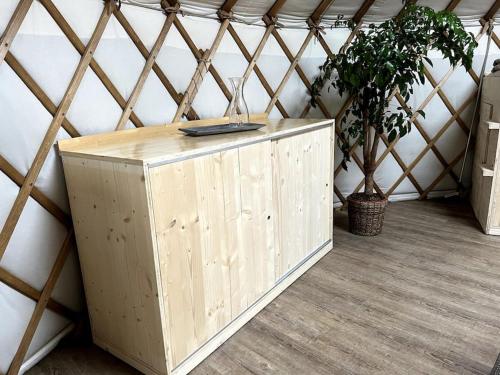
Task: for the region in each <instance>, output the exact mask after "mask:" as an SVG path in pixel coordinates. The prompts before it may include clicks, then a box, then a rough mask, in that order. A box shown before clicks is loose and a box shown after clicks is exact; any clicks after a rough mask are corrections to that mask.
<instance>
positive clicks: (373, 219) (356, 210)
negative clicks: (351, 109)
mask: <svg viewBox="0 0 500 375" xmlns="http://www.w3.org/2000/svg"><path fill="white" fill-rule="evenodd" d="M347 202H348V212H349V231H350V232H351V233H353V234H357V235H359V236H376V235H377V234H380V233H381V232H382V225H383V223H384V212H385V207H386V206H387V198H380V196H378V195H376V194H374V195H366V194H363V193H356V194H351V195H350V196H349V197H347Z"/></svg>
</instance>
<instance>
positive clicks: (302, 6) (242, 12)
mask: <svg viewBox="0 0 500 375" xmlns="http://www.w3.org/2000/svg"><path fill="white" fill-rule="evenodd" d="M123 1H124V2H127V1H129V2H134V3H138V4H146V5H151V6H157V7H159V4H160V0H123ZM274 2H275V0H239V1H238V2H237V3H236V5H235V6H234V8H233V13H234V14H235V15H237V16H238V17H243V18H245V19H255V20H256V21H257V20H260V18H261V17H262V15H263V14H265V13H266V12H267V11H268V10H269V9H270V8H271V6H272V5H273V3H274ZM494 2H495V0H474V1H470V0H463V1H461V2H460V3H459V5H458V6H457V8H456V9H455V11H454V12H455V14H457V15H458V16H459V17H460V18H461V19H462V20H463V21H464V22H466V23H469V24H471V23H474V22H476V23H477V21H478V20H479V19H480V18H481V17H482V16H484V14H485V13H486V12H487V11H488V9H489V8H490V7H491V6H492V5H493V3H494ZM180 3H181V9H183V10H186V11H189V12H194V13H199V14H212V13H215V12H216V11H217V9H219V8H220V7H221V6H222V4H223V3H224V1H222V0H183V1H181V2H180ZM319 3H320V0H312V1H311V0H309V1H304V0H288V1H286V2H285V4H284V5H283V7H282V8H281V9H280V11H279V13H278V16H279V18H280V22H282V23H283V24H285V25H286V26H291V25H293V24H297V23H298V22H304V21H305V20H306V19H307V18H308V17H309V16H310V15H311V14H312V13H313V11H314V9H315V8H316V7H317V6H318V5H319ZM448 3H449V0H421V1H419V2H418V4H419V5H427V6H431V7H432V8H434V9H438V10H441V9H444V8H445V7H446V6H447V5H448ZM362 4H363V0H336V1H334V2H333V3H332V5H331V6H330V7H329V9H328V10H327V11H326V12H325V14H324V20H325V21H331V20H335V19H337V17H338V16H339V15H343V16H345V18H352V17H353V16H354V14H355V13H356V12H357V10H358V9H359V8H360V6H361V5H362ZM402 6H403V3H402V1H401V0H377V1H376V2H375V3H374V4H373V5H372V6H371V8H370V10H369V11H368V13H367V14H366V16H365V21H366V22H368V23H369V22H381V21H384V20H386V19H387V18H389V17H392V16H394V15H396V14H397V13H398V12H399V10H400V9H401V8H402ZM498 21H499V18H498V16H497V18H496V22H497V23H498Z"/></svg>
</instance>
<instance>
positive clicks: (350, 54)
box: [311, 4, 477, 199]
mask: <svg viewBox="0 0 500 375" xmlns="http://www.w3.org/2000/svg"><path fill="white" fill-rule="evenodd" d="M476 46H477V42H476V41H475V39H474V36H473V35H472V34H471V33H468V32H466V31H465V29H464V26H463V24H462V22H461V21H460V19H459V18H458V17H457V16H456V15H454V14H453V13H451V12H449V11H439V12H436V11H434V10H433V9H432V8H429V7H425V6H418V5H414V4H407V5H405V7H404V9H403V10H402V11H401V12H400V14H399V15H398V16H396V17H394V18H393V19H391V20H388V21H386V22H383V23H381V24H380V25H375V24H370V25H369V27H368V28H367V29H366V30H360V31H359V32H358V34H357V37H356V39H355V40H354V42H353V43H352V44H351V45H350V46H349V47H348V48H346V49H345V50H341V51H340V52H339V54H337V55H335V56H333V57H332V58H330V57H329V58H327V60H326V61H325V63H324V64H323V65H322V66H321V67H320V74H319V76H318V77H316V79H315V81H314V83H313V85H312V98H311V104H312V106H315V105H316V98H317V97H318V96H320V95H321V91H322V89H323V87H324V86H325V84H327V83H331V86H333V88H335V89H337V90H338V92H339V94H340V95H343V94H348V95H349V96H350V97H351V99H352V102H351V105H350V107H349V108H348V109H347V110H346V111H345V113H344V115H343V117H342V120H341V129H342V135H341V137H339V138H338V142H339V146H340V147H341V150H342V151H343V154H344V160H343V161H342V165H343V166H344V168H346V169H347V166H346V161H349V160H350V154H349V150H350V149H351V145H352V142H358V143H359V144H360V145H362V146H363V172H364V175H365V190H364V194H365V195H366V196H370V195H373V194H374V173H375V167H376V155H377V148H378V144H379V140H380V136H381V135H382V134H384V133H386V134H387V135H388V140H389V142H393V141H394V140H395V139H396V137H397V136H399V137H403V136H405V135H406V134H407V133H408V132H409V131H410V129H411V121H410V119H411V117H412V116H413V115H414V114H413V113H411V111H409V110H408V109H406V110H405V109H404V108H402V107H398V108H397V110H396V111H390V110H389V102H390V100H391V98H392V96H393V93H394V92H395V91H396V90H397V91H399V93H400V94H401V96H402V97H403V98H404V99H405V100H406V101H407V100H408V99H409V98H410V95H411V94H413V86H414V85H415V84H418V83H421V84H423V83H424V82H425V75H424V70H425V64H424V61H426V62H427V63H428V64H429V65H431V66H432V62H431V60H430V59H429V58H428V57H427V55H428V53H429V51H430V50H438V51H440V52H441V53H442V55H443V57H444V58H446V59H448V60H449V62H450V63H451V64H452V65H453V66H456V65H457V64H459V63H461V64H462V65H463V66H464V67H465V68H466V69H467V70H468V69H470V68H471V65H472V57H473V51H474V48H475V47H476ZM418 112H419V114H420V115H422V116H424V117H425V113H424V112H423V111H418ZM367 199H369V198H367Z"/></svg>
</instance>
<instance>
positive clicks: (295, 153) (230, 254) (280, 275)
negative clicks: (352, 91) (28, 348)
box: [59, 117, 334, 374]
mask: <svg viewBox="0 0 500 375" xmlns="http://www.w3.org/2000/svg"><path fill="white" fill-rule="evenodd" d="M222 121H224V120H223V119H218V120H210V123H216V122H222ZM254 121H259V122H262V123H264V124H265V125H266V126H265V127H263V128H261V129H259V130H257V131H250V132H242V133H233V134H227V135H215V136H207V137H202V138H201V137H200V138H193V137H187V136H184V135H182V134H181V132H180V131H179V130H178V128H179V127H181V126H188V125H189V126H196V125H197V124H198V125H203V124H205V123H206V122H207V121H197V122H196V121H194V122H189V123H177V124H172V125H169V126H160V127H150V128H140V129H132V130H125V131H119V132H115V133H109V134H101V135H93V136H86V137H81V138H76V139H71V140H63V141H60V142H59V150H60V153H61V155H62V159H63V164H64V172H65V176H66V183H67V187H68V193H69V199H70V204H71V212H72V216H73V221H74V226H75V232H76V238H77V244H78V252H79V257H80V263H81V268H82V273H83V280H84V286H85V294H86V299H87V304H88V310H89V315H90V320H91V326H92V334H93V339H94V342H95V343H96V344H97V345H99V346H101V347H102V348H104V349H106V350H108V351H110V352H111V353H113V354H115V355H116V356H117V357H119V358H121V359H123V360H124V361H126V362H128V363H129V364H131V365H132V366H134V367H136V368H137V369H139V370H140V371H142V372H144V373H148V374H185V373H187V372H189V371H190V370H191V369H193V368H194V367H195V366H196V365H197V364H198V363H200V362H201V361H202V360H203V359H204V358H206V357H207V356H208V355H209V354H210V353H211V352H213V351H214V350H215V349H216V348H217V347H218V346H219V345H221V344H222V343H223V342H224V341H225V340H227V339H228V338H229V337H230V336H231V335H232V334H234V333H235V332H236V331H237V330H238V329H239V328H241V327H242V326H243V325H244V324H245V323H246V322H247V321H248V320H250V319H251V318H252V317H253V316H254V315H255V314H257V313H258V312H259V311H260V310H261V309H262V308H264V307H265V306H266V305H267V304H268V303H269V302H271V301H272V299H274V298H275V297H276V296H278V295H279V293H281V292H282V291H283V290H284V289H285V288H286V287H288V286H289V285H290V284H291V283H292V282H293V281H295V280H296V279H297V278H298V277H299V276H300V275H301V274H303V273H304V272H305V271H306V270H307V269H308V268H310V267H311V266H312V265H313V264H314V263H315V262H316V261H318V260H319V259H320V258H321V257H322V256H323V255H325V254H326V253H327V252H328V251H330V250H331V248H332V240H333V146H334V142H333V139H334V127H333V120H322V121H321V120H310V119H303V120H298V119H297V120H292V119H287V120H268V119H266V118H264V117H262V118H258V119H257V120H255V119H254Z"/></svg>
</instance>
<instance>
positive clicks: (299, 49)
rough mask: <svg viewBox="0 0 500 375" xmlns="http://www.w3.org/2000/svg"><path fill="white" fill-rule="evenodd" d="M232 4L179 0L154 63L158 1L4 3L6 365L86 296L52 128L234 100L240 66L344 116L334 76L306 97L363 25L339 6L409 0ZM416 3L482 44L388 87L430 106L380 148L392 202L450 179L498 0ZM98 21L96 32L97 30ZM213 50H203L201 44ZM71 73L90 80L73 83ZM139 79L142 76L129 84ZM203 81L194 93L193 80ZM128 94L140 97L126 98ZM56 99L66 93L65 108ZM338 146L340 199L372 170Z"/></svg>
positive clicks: (290, 108)
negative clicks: (467, 65)
mask: <svg viewBox="0 0 500 375" xmlns="http://www.w3.org/2000/svg"><path fill="white" fill-rule="evenodd" d="M132 3H133V4H132ZM231 3H233V4H234V7H233V8H232V12H233V15H232V17H234V19H233V18H232V19H231V22H230V26H231V27H228V29H227V31H226V30H222V33H220V32H221V22H219V21H218V20H214V19H211V18H216V12H217V10H218V9H219V8H220V7H221V6H222V4H223V1H215V0H205V1H193V0H185V1H181V10H182V11H180V12H178V13H177V14H175V20H176V21H175V23H174V24H173V26H172V27H170V29H169V30H168V32H167V34H166V37H165V41H164V43H163V44H162V45H160V46H159V50H158V51H156V52H157V53H158V55H157V57H156V59H155V62H154V64H153V65H152V66H151V69H150V70H147V69H146V70H145V69H144V67H145V61H146V59H148V58H149V55H150V51H151V49H152V48H153V47H154V45H155V41H156V40H157V38H158V35H159V33H160V30H162V26H163V25H164V22H165V19H166V17H165V14H163V13H162V12H160V11H155V10H154V9H148V8H155V9H158V10H159V9H160V1H153V0H123V1H121V7H118V6H117V7H116V9H115V10H114V12H113V14H112V15H111V16H110V17H109V18H105V17H103V16H102V15H103V14H104V11H103V1H101V0H78V1H68V0H35V1H33V0H1V1H0V35H3V37H6V40H8V43H6V44H2V45H0V114H1V120H0V191H2V195H1V200H0V227H2V233H1V234H2V237H1V241H0V316H1V317H2V319H0V333H1V334H0V373H6V372H7V371H8V369H9V367H10V366H11V363H12V362H13V361H16V363H17V365H21V362H24V365H23V366H24V367H23V369H27V368H28V367H29V366H31V365H32V364H33V363H34V362H36V361H37V360H38V359H39V358H40V357H42V356H43V355H44V353H46V352H47V351H48V350H50V348H51V347H52V346H53V345H54V339H57V338H59V337H60V336H61V335H63V334H65V333H67V332H68V327H71V325H72V324H73V321H74V320H75V319H74V316H75V314H76V313H77V312H78V311H80V310H81V309H82V291H81V283H80V270H79V268H78V267H79V266H78V260H77V256H76V253H75V251H74V250H72V249H73V246H74V245H73V241H72V223H71V219H70V212H69V206H68V199H67V194H66V188H65V182H64V175H63V172H62V166H61V162H60V158H59V155H58V153H57V148H56V143H57V141H58V140H60V139H65V138H69V137H78V136H81V135H88V134H95V133H102V132H110V131H113V130H115V129H116V128H117V125H118V124H120V127H121V125H123V127H124V128H133V127H140V126H153V125H163V124H168V123H171V122H172V120H173V119H174V118H175V116H176V113H177V112H178V109H179V105H180V103H182V100H183V98H184V97H186V96H188V99H189V100H188V101H189V104H190V105H189V106H188V108H186V111H185V114H186V115H185V116H184V117H183V120H186V119H193V118H197V117H199V118H213V117H220V116H222V115H224V113H225V111H226V109H227V107H228V102H229V100H230V98H231V93H230V89H229V85H228V82H227V79H228V78H229V77H234V76H243V75H244V74H245V73H246V72H248V80H247V82H246V85H245V96H246V99H247V102H248V105H249V108H250V111H251V112H253V113H261V112H268V113H269V116H270V118H287V117H292V118H293V117H308V118H325V117H328V118H335V117H337V118H338V116H339V115H341V114H342V113H343V111H344V110H345V104H346V101H347V99H348V98H346V97H340V96H339V95H337V94H336V93H335V92H334V91H333V90H331V91H328V90H327V88H325V90H324V92H323V95H322V99H321V105H320V106H318V108H311V106H310V105H309V98H310V96H309V90H310V86H311V82H313V80H314V78H315V76H316V75H317V73H318V66H319V65H321V64H322V63H323V62H324V60H325V58H326V57H327V56H328V55H332V54H334V53H337V52H338V51H339V49H340V48H341V46H342V45H344V44H345V43H347V44H348V43H349V41H350V40H352V38H354V37H355V32H351V30H349V29H346V28H331V27H330V26H332V25H333V24H334V22H335V20H337V19H338V17H339V15H341V16H343V17H344V18H345V19H350V18H352V17H354V16H356V18H358V19H357V20H358V21H362V23H363V24H367V23H369V22H380V21H383V20H385V19H387V18H389V17H391V16H393V15H395V14H397V13H398V12H399V11H400V10H401V8H402V2H401V1H400V0H335V1H327V2H324V1H320V0H315V1H300V0H287V1H281V0H277V2H276V1H272V0H266V1H263V0H257V1H254V0H239V1H231ZM277 3H279V5H280V7H279V8H280V9H279V10H278V11H277V12H276V16H277V18H278V22H279V26H280V27H278V28H276V29H274V30H273V31H272V32H269V33H266V27H265V25H264V23H263V22H262V16H263V15H264V14H266V13H267V12H269V10H270V9H272V6H273V4H277ZM324 3H328V4H329V5H331V6H329V7H327V8H326V9H325V12H324V17H323V18H322V25H323V26H325V27H324V29H323V32H320V33H318V34H317V33H316V32H315V31H316V30H309V29H308V27H307V24H306V22H305V21H306V20H307V19H308V18H309V16H310V15H311V14H312V13H313V12H314V11H315V10H316V9H317V8H318V6H319V5H320V4H324ZM418 3H419V4H423V5H429V6H432V7H434V8H436V9H444V8H446V7H448V8H450V9H453V11H454V12H455V13H456V14H457V15H459V16H460V17H461V18H462V19H463V21H464V23H465V24H466V25H467V29H468V30H469V31H470V32H472V33H474V35H475V36H476V37H477V39H478V41H479V47H478V48H477V50H476V53H475V56H474V61H473V69H472V70H471V71H469V72H466V71H465V70H464V69H463V68H460V67H456V68H452V67H450V66H449V64H448V63H446V62H445V61H444V60H443V59H442V56H440V55H439V54H434V55H432V56H431V60H432V62H433V66H427V75H428V79H427V82H426V83H425V85H419V86H417V87H415V91H414V94H413V95H412V96H411V98H410V100H408V102H407V103H404V101H400V102H399V103H398V100H401V98H398V97H397V96H396V97H395V98H394V99H393V102H392V105H393V106H399V105H401V104H403V105H405V106H406V105H407V106H408V108H409V109H410V110H417V109H425V112H426V113H427V116H426V117H425V118H423V117H420V116H416V117H415V119H414V128H413V130H412V131H411V133H410V134H409V135H408V136H406V137H405V138H404V139H402V140H401V141H398V142H395V143H393V144H389V143H388V142H385V143H384V144H383V145H381V146H382V147H380V149H379V155H378V167H377V170H376V173H375V175H376V182H377V186H376V187H377V189H378V191H380V192H383V193H384V194H387V196H389V198H390V199H391V200H399V199H415V198H422V199H424V198H427V197H433V196H442V195H444V194H445V193H446V192H449V191H452V190H455V189H456V187H457V181H458V175H459V173H460V167H461V161H462V160H463V156H464V152H465V144H466V140H467V134H468V133H467V129H468V126H469V123H470V120H471V117H472V116H471V114H472V110H473V106H474V99H475V96H476V92H477V87H478V83H479V80H478V75H479V74H480V71H481V66H482V64H483V61H484V59H485V54H486V46H487V40H488V37H487V35H486V30H485V29H484V28H483V27H482V26H481V22H480V21H481V18H484V17H485V16H487V17H493V16H495V17H496V18H495V20H496V21H497V24H498V21H499V15H498V14H497V11H498V6H497V5H498V0H496V1H495V0H461V1H460V0H451V1H450V0H438V1H431V0H421V1H418ZM194 14H196V15H198V17H195V16H193V15H194ZM207 18H208V19H207ZM240 21H241V22H240ZM96 26H99V27H100V28H101V29H100V32H102V34H99V38H97V37H95V36H94V38H95V39H96V40H94V39H92V35H93V34H94V30H96ZM282 26H284V27H282ZM313 34H314V35H313ZM497 35H498V31H496V30H495V32H494V33H493V34H492V39H491V48H490V52H489V55H488V56H487V61H486V66H487V67H488V68H487V69H489V68H490V67H491V65H492V61H493V60H494V59H498V58H500V40H499V39H498V36H497ZM218 37H219V38H218ZM217 40H218V41H219V42H220V44H217V45H215V44H216V43H214V42H215V41H217ZM89 41H92V42H93V43H94V42H95V52H94V53H93V54H92V57H91V58H88V56H87V59H86V60H85V59H83V57H84V55H85V50H86V45H87V44H88V43H89ZM206 51H208V52H210V55H209V57H210V58H208V59H205V58H203V56H204V53H207V52H206ZM206 68H207V69H206ZM144 72H146V74H144ZM200 72H201V73H200ZM200 75H202V79H199V78H200ZM75 77H76V78H79V79H81V81H78V80H77V84H75V79H74V78H75ZM141 79H144V81H143V83H144V85H143V86H142V87H141V90H139V92H135V91H137V90H135V87H136V84H137V82H138V81H139V80H141ZM194 81H196V85H195V86H196V87H195V90H194V92H190V93H187V91H188V89H189V87H190V84H191V82H194ZM191 86H193V85H192V84H191ZM68 88H70V89H71V90H68ZM134 92H135V93H134ZM133 93H134V98H135V100H136V101H135V104H134V105H133V106H132V107H133V108H132V109H130V110H128V109H127V102H128V101H129V100H130V97H131V96H132V94H133ZM61 103H62V104H64V105H65V106H67V107H65V108H64V109H65V111H63V112H61V113H58V109H59V107H60V106H61ZM129 108H130V107H129ZM66 109H67V111H66ZM56 115H58V116H56ZM385 141H387V140H385ZM341 159H342V158H341V153H340V150H336V160H335V168H336V169H335V194H336V195H335V203H336V205H337V206H341V205H342V204H344V203H345V197H346V196H347V195H348V194H350V193H352V192H353V191H359V190H360V189H361V187H362V181H363V175H362V172H361V169H360V163H361V162H360V150H359V148H353V149H352V159H353V162H352V163H350V165H349V169H348V171H345V170H343V169H342V167H341V166H340V161H341ZM469 161H470V158H469ZM28 177H29V178H28ZM468 180H470V171H469V168H467V169H466V176H465V182H466V183H467V182H468ZM69 249H71V251H70V250H69ZM61 254H63V255H64V257H63V258H62V259H61V258H59V257H58V256H61ZM66 257H67V258H66ZM56 260H57V261H56ZM59 273H60V274H59ZM51 275H52V276H51ZM49 277H53V278H54V279H53V280H52V281H57V282H56V283H55V285H50V284H49V286H50V290H48V289H46V286H47V284H48V283H47V279H48V278H49ZM42 292H45V296H47V295H49V296H50V297H51V298H50V299H48V302H47V300H45V301H42V299H41V293H42ZM43 303H45V305H44V304H43ZM40 306H41V307H40ZM30 322H31V323H30Z"/></svg>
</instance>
